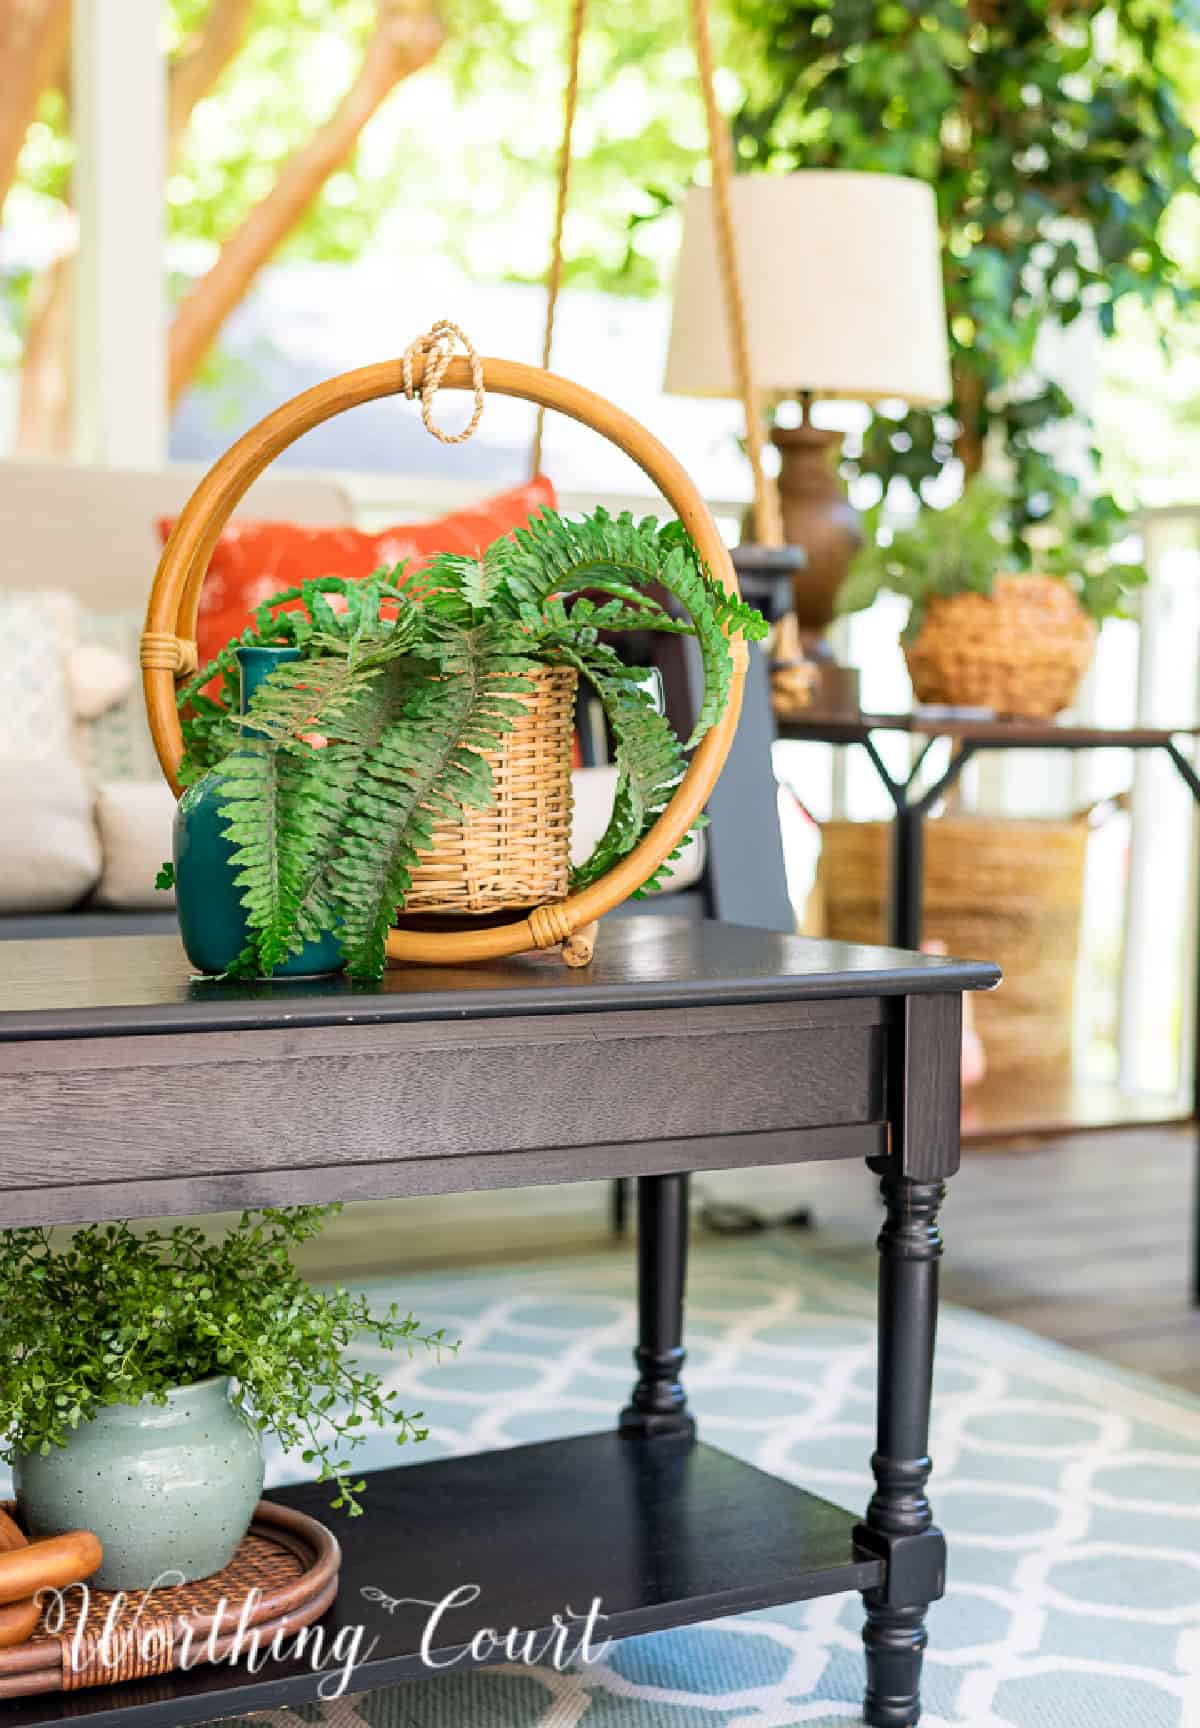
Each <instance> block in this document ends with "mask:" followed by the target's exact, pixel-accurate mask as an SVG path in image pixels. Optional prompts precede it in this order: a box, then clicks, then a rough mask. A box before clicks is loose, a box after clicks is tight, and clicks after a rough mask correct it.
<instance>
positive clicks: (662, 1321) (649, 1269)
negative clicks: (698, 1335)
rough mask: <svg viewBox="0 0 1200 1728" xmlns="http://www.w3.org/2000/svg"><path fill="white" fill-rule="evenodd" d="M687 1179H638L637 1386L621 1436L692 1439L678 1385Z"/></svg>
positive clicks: (623, 1417)
mask: <svg viewBox="0 0 1200 1728" xmlns="http://www.w3.org/2000/svg"><path fill="white" fill-rule="evenodd" d="M690 1183H691V1178H690V1176H687V1175H672V1176H639V1177H638V1344H637V1349H636V1350H635V1351H634V1353H633V1359H634V1361H635V1362H636V1364H637V1370H638V1380H637V1385H636V1386H635V1387H634V1389H633V1397H632V1398H631V1399H630V1401H629V1403H628V1405H627V1406H626V1408H625V1409H624V1410H622V1412H621V1432H622V1433H623V1434H631V1435H638V1436H643V1437H649V1436H655V1435H659V1434H687V1435H694V1434H695V1432H696V1424H695V1421H694V1420H693V1418H692V1416H691V1415H690V1414H689V1412H688V1408H687V1398H686V1396H685V1394H684V1390H683V1387H682V1386H681V1385H680V1383H679V1374H680V1370H681V1369H682V1367H683V1359H684V1349H683V1293H684V1285H685V1282H686V1279H687V1250H688V1189H689V1186H690Z"/></svg>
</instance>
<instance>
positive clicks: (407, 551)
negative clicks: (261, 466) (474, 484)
mask: <svg viewBox="0 0 1200 1728" xmlns="http://www.w3.org/2000/svg"><path fill="white" fill-rule="evenodd" d="M555 503H556V500H555V495H554V487H553V486H552V485H551V483H550V481H549V480H547V479H546V477H545V475H544V474H539V475H538V476H537V477H536V478H535V479H533V480H530V481H527V482H526V484H525V485H523V486H514V487H513V488H512V490H511V491H509V492H499V493H497V494H496V496H495V497H494V498H486V499H484V500H483V502H482V503H480V504H476V505H474V506H473V507H472V508H470V509H467V510H455V511H454V512H453V513H452V514H451V515H449V516H442V517H440V518H439V519H438V520H437V521H436V522H403V523H401V524H400V525H399V526H398V527H396V528H386V529H384V530H383V531H382V532H380V533H378V534H367V533H364V532H363V531H362V529H360V528H344V527H343V528H313V527H301V526H300V525H299V524H298V523H295V522H251V521H245V522H231V523H230V524H229V526H228V527H227V528H226V530H225V532H224V533H223V534H222V535H221V538H220V539H219V540H218V541H217V544H216V546H215V547H214V549H213V555H212V557H211V558H210V560H209V564H208V574H207V575H206V576H205V578H204V586H203V588H201V590H200V611H199V615H198V616H197V619H196V645H197V648H198V651H199V654H200V664H201V665H202V666H203V665H204V664H205V663H206V662H207V661H209V660H211V659H213V658H214V656H215V655H217V654H219V653H220V651H221V649H222V648H223V647H224V646H225V644H226V643H227V642H228V641H229V640H230V639H231V638H232V637H234V636H238V635H240V634H241V632H242V631H243V630H244V629H245V627H246V625H247V624H249V623H250V621H251V615H252V613H253V612H254V609H255V607H256V606H261V605H262V603H263V601H264V600H269V599H270V597H271V595H272V594H277V593H278V592H279V590H280V589H281V588H295V587H298V586H299V584H300V583H301V582H308V581H310V580H311V579H312V578H313V577H316V576H344V577H347V578H350V579H352V580H357V579H360V578H362V577H364V576H369V575H370V574H371V573H372V571H374V570H378V569H379V568H380V566H381V565H382V566H386V567H387V568H389V569H390V568H391V566H392V565H393V564H402V563H407V565H408V568H407V571H406V574H407V575H409V576H411V575H412V574H413V573H414V572H415V571H417V570H419V569H420V568H421V566H422V565H423V564H426V563H428V561H429V560H430V559H431V558H432V557H434V556H435V554H436V553H438V552H460V553H464V554H465V555H466V556H468V557H477V556H478V555H479V553H481V552H482V551H484V549H485V548H486V547H488V546H490V545H491V543H492V541H493V540H499V539H500V538H501V536H502V535H504V534H511V533H512V531H513V529H514V528H523V527H524V526H525V524H526V523H527V522H528V520H529V518H530V517H531V516H534V515H536V514H537V512H538V511H539V510H543V509H551V510H552V509H554V507H555ZM174 526H175V520H174V518H173V517H163V518H162V519H161V520H160V521H159V524H158V530H159V533H160V534H161V535H162V538H163V540H164V541H165V540H166V538H167V536H168V535H169V534H170V532H171V529H172V528H173V527H174Z"/></svg>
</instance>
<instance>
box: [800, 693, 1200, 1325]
mask: <svg viewBox="0 0 1200 1728" xmlns="http://www.w3.org/2000/svg"><path fill="white" fill-rule="evenodd" d="M777 731H778V736H779V737H780V738H790V739H795V740H797V741H799V742H802V743H810V744H861V745H862V747H863V749H864V750H865V751H866V753H867V755H868V757H869V758H870V760H871V763H872V766H873V767H874V769H875V772H876V773H877V774H878V776H879V778H880V780H881V781H882V783H883V785H884V787H885V788H886V790H887V793H888V796H889V797H890V798H891V800H892V805H893V808H894V810H895V818H894V822H893V827H892V869H891V875H890V882H889V895H888V931H889V940H890V941H892V942H894V943H895V944H896V945H897V947H901V948H919V947H920V945H921V924H922V918H921V898H922V886H923V876H924V870H923V860H924V828H925V818H926V816H927V815H928V814H929V812H930V810H931V809H932V808H933V806H934V805H935V804H936V803H937V801H938V799H939V798H941V797H942V796H944V794H945V793H946V792H948V791H949V790H950V789H951V788H952V787H953V786H954V784H955V783H956V781H957V780H958V778H959V776H960V775H961V774H962V771H963V769H964V768H965V767H966V765H967V763H968V762H970V761H971V760H972V758H973V757H975V756H976V755H980V754H982V753H984V752H986V751H996V750H1070V751H1077V750H1138V751H1143V750H1161V751H1163V752H1164V754H1165V755H1166V756H1167V757H1168V758H1169V759H1170V761H1171V762H1172V763H1174V765H1175V768H1176V770H1177V772H1178V773H1179V776H1180V778H1181V779H1182V780H1183V782H1184V784H1185V785H1186V786H1187V788H1188V790H1189V792H1190V793H1191V794H1192V797H1193V798H1194V799H1195V800H1196V803H1197V805H1198V806H1200V776H1198V775H1197V772H1196V770H1195V768H1194V767H1193V766H1192V764H1191V762H1189V760H1188V758H1187V757H1186V756H1185V755H1184V753H1183V750H1182V748H1181V745H1180V740H1181V739H1187V738H1195V737H1197V736H1200V727H1197V726H1181V727H1176V728H1174V729H1173V730H1168V729H1165V728H1161V727H1153V726H1130V727H1100V726H1075V725H1059V724H1057V723H1055V722H1054V721H1023V720H983V719H965V718H958V717H955V716H954V715H952V714H949V713H938V712H937V711H928V712H925V713H922V712H920V711H917V712H915V713H912V714H862V715H859V716H858V717H857V718H855V719H845V720H844V719H840V718H839V719H832V718H822V717H821V716H819V715H812V716H806V715H798V716H797V717H796V718H795V719H791V720H784V719H779V720H777ZM880 732H902V733H908V734H909V735H910V736H912V737H915V738H918V739H920V740H921V748H920V750H919V752H918V754H917V757H916V760H915V762H914V763H913V766H912V768H911V770H910V772H909V774H908V777H907V779H904V780H898V779H897V778H896V777H895V776H894V775H893V774H892V773H891V771H890V770H889V768H888V766H887V764H886V763H885V762H884V760H883V757H882V756H881V754H880V751H879V746H878V744H877V742H876V737H875V735H876V733H880ZM940 739H948V740H950V741H951V742H952V743H953V744H954V745H955V746H956V748H955V749H954V750H953V751H952V753H951V756H950V761H949V763H948V765H947V766H946V768H945V770H944V771H943V772H942V773H941V774H939V775H938V776H937V777H936V778H935V779H933V780H932V781H930V782H929V783H928V784H926V785H922V784H921V769H922V767H923V766H924V763H925V760H926V757H927V756H928V754H929V752H930V750H931V749H932V748H933V746H934V744H936V743H937V742H938V741H939V740H940ZM1196 988H1197V1011H1196V1015H1195V1035H1196V1040H1197V1042H1196V1050H1195V1059H1194V1063H1193V1073H1192V1115H1193V1117H1194V1119H1195V1121H1196V1122H1197V1124H1198V1126H1200V964H1198V966H1197V979H1196ZM1019 1117H1020V1112H1018V1113H1017V1116H1015V1117H1014V1118H1013V1119H1012V1120H1011V1121H1009V1122H1007V1123H1006V1124H1005V1126H1004V1129H1003V1131H1004V1133H1005V1134H1014V1133H1020V1132H1022V1131H1027V1132H1030V1133H1037V1134H1046V1133H1050V1132H1055V1131H1059V1132H1066V1131H1068V1130H1069V1129H1070V1128H1071V1127H1072V1126H1074V1124H1072V1123H1071V1122H1070V1121H1059V1122H1057V1123H1053V1124H1052V1123H1051V1122H1049V1121H1047V1120H1045V1119H1044V1117H1040V1118H1036V1119H1035V1118H1033V1117H1031V1118H1030V1120H1029V1121H1028V1122H1027V1123H1025V1124H1023V1123H1022V1122H1021V1121H1020V1120H1019ZM1138 1119H1139V1120H1142V1121H1145V1122H1152V1121H1155V1120H1159V1121H1161V1120H1163V1118H1162V1117H1161V1116H1158V1117H1155V1116H1154V1115H1153V1114H1152V1113H1148V1114H1146V1115H1144V1116H1141V1117H1139V1118H1138ZM1167 1119H1170V1118H1167ZM1106 1125H1108V1124H1106V1123H1105V1122H1104V1121H1103V1120H1101V1119H1098V1118H1097V1116H1096V1115H1095V1114H1094V1113H1089V1119H1087V1120H1084V1121H1082V1122H1081V1123H1080V1124H1079V1126H1080V1127H1083V1128H1097V1127H1103V1126H1106ZM1113 1125H1116V1124H1115V1123H1114V1124H1113ZM1122 1125H1123V1124H1122ZM1194 1209H1195V1229H1194V1248H1193V1254H1194V1259H1193V1272H1192V1278H1193V1292H1194V1296H1195V1300H1196V1302H1197V1304H1200V1148H1198V1155H1197V1175H1196V1187H1195V1199H1194Z"/></svg>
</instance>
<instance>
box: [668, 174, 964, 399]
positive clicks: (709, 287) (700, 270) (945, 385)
mask: <svg viewBox="0 0 1200 1728" xmlns="http://www.w3.org/2000/svg"><path fill="white" fill-rule="evenodd" d="M731 190H732V195H733V214H734V224H735V229H736V233H737V241H738V255H739V264H740V267H741V275H742V280H743V283H744V287H745V295H746V309H747V320H748V324H749V331H750V355H751V363H752V370H753V374H754V382H755V384H756V385H757V386H758V388H759V389H760V390H761V391H762V392H763V393H764V394H765V395H767V396H774V397H778V396H796V395H799V394H801V393H802V392H805V391H811V392H812V393H813V394H814V395H818V396H848V397H851V398H853V399H854V400H855V401H861V402H878V401H880V400H882V399H883V398H885V397H898V398H899V399H900V400H901V401H904V402H907V403H908V404H910V405H911V406H912V407H925V408H936V407H939V406H941V404H943V403H944V402H947V401H948V400H949V398H950V366H949V358H948V354H947V347H946V309H945V304H944V301H943V298H942V272H941V258H940V249H939V242H938V229H937V211H936V207H935V204H934V196H933V189H932V187H930V186H928V185H926V184H925V182H924V181H921V180H909V179H906V178H903V177H901V176H900V175H896V174H840V173H833V172H827V171H825V170H815V171H808V172H805V173H801V174H787V175H784V174H742V175H738V176H737V177H736V178H735V180H734V182H733V186H732V188H731ZM666 389H667V390H668V392H670V393H672V394H674V395H680V396H735V395H736V394H737V383H736V380H735V377H734V371H733V362H732V360H731V358H730V349H729V335H728V328H727V318H726V312H725V302H724V297H723V295H722V291H721V275H720V268H719V264H718V258H717V242H716V236H715V234H714V231H713V220H712V192H711V191H710V189H709V188H708V187H701V186H693V187H692V188H691V190H690V191H689V193H688V196H687V203H686V206H685V209H684V224H683V246H682V250H681V253H680V260H679V277H678V281H677V282H676V286H675V306H674V313H673V317H672V321H671V341H670V348H669V350H668V354H667V376H666Z"/></svg>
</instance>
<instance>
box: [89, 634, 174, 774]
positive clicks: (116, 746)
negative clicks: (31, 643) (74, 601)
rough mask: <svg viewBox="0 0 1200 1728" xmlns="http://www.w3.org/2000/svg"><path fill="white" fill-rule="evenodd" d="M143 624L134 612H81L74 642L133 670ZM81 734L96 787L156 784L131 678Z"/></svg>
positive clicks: (154, 761)
mask: <svg viewBox="0 0 1200 1728" xmlns="http://www.w3.org/2000/svg"><path fill="white" fill-rule="evenodd" d="M143 619H144V615H143V613H142V612H141V611H140V610H139V611H127V612H84V613H83V616H82V618H81V620H80V629H79V635H80V640H81V641H83V642H85V643H91V644H96V645H98V646H99V647H102V648H108V649H110V650H112V651H113V652H114V653H116V654H120V655H121V656H123V658H125V659H126V660H128V662H129V664H130V665H131V666H132V667H134V668H136V667H137V664H138V650H139V645H140V641H141V634H142V623H143ZM87 733H88V758H89V763H90V766H91V770H92V775H93V777H94V779H96V780H97V781H98V782H100V783H101V784H106V783H108V782H110V781H117V780H142V781H146V780H159V779H161V778H162V770H161V769H160V768H159V766H158V757H157V755H156V754H155V751H154V740H153V738H151V736H150V725H149V722H148V721H147V719H146V703H145V699H144V697H143V695H142V680H141V678H140V676H135V677H134V679H133V682H132V684H131V686H130V688H129V690H128V692H127V694H126V695H125V696H124V697H123V698H122V699H121V701H119V702H118V703H116V704H115V705H114V706H113V707H111V708H109V709H108V710H107V711H106V712H105V713H103V714H100V715H98V716H97V718H96V719H95V720H93V721H92V722H91V724H90V725H89V726H88V728H87Z"/></svg>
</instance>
